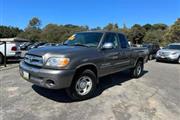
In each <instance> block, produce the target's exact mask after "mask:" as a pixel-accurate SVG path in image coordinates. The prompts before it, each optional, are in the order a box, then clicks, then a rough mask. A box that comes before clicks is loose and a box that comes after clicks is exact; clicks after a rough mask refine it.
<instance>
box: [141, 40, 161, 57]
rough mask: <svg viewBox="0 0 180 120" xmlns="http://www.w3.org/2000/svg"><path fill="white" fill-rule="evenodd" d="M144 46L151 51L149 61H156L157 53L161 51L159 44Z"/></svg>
mask: <svg viewBox="0 0 180 120" xmlns="http://www.w3.org/2000/svg"><path fill="white" fill-rule="evenodd" d="M142 46H143V47H146V48H148V50H149V56H148V59H149V60H152V59H154V58H155V57H156V53H157V51H158V50H160V47H159V45H158V44H154V43H145V44H143V45H142Z"/></svg>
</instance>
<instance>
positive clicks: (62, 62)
mask: <svg viewBox="0 0 180 120" xmlns="http://www.w3.org/2000/svg"><path fill="white" fill-rule="evenodd" d="M69 61H70V59H69V58H58V57H51V58H49V59H48V60H47V62H46V65H47V66H51V67H65V66H66V65H68V64H69Z"/></svg>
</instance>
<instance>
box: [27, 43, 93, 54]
mask: <svg viewBox="0 0 180 120" xmlns="http://www.w3.org/2000/svg"><path fill="white" fill-rule="evenodd" d="M92 49H93V50H95V49H94V48H88V47H83V46H64V45H62V46H54V47H41V48H35V49H31V50H29V51H28V54H32V55H37V56H44V55H46V54H49V55H68V54H73V53H74V54H76V53H79V54H80V53H81V52H85V51H87V50H88V51H89V50H92Z"/></svg>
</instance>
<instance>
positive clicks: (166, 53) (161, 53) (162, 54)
mask: <svg viewBox="0 0 180 120" xmlns="http://www.w3.org/2000/svg"><path fill="white" fill-rule="evenodd" d="M159 54H160V55H161V56H169V52H160V53H159Z"/></svg>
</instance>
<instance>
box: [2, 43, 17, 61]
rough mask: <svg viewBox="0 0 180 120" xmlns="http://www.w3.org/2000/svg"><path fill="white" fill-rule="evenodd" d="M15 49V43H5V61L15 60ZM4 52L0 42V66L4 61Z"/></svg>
mask: <svg viewBox="0 0 180 120" xmlns="http://www.w3.org/2000/svg"><path fill="white" fill-rule="evenodd" d="M16 50H17V47H16V44H15V42H6V58H7V59H12V58H13V59H14V58H15V53H16ZM4 53H5V51H4V44H3V43H2V42H0V64H2V63H3V61H4V56H5V54H4Z"/></svg>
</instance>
